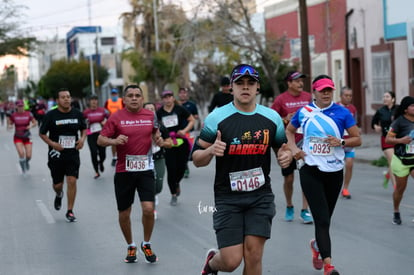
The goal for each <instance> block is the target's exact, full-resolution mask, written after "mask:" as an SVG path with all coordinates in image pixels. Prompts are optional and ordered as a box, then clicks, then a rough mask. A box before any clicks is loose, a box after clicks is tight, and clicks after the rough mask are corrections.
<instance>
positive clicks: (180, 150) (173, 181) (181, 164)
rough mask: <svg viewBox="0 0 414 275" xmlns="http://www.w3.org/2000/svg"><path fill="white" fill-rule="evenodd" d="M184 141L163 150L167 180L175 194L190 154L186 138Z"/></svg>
mask: <svg viewBox="0 0 414 275" xmlns="http://www.w3.org/2000/svg"><path fill="white" fill-rule="evenodd" d="M184 141H185V142H184V144H182V145H181V146H178V147H172V148H170V149H166V150H165V166H166V167H167V174H168V175H167V181H168V187H169V188H170V192H171V194H172V195H174V194H177V188H179V187H180V181H181V180H182V178H183V177H184V172H185V169H186V167H187V161H188V157H189V155H190V151H189V145H188V142H187V141H186V140H184Z"/></svg>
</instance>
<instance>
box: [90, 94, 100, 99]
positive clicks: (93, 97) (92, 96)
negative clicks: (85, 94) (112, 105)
mask: <svg viewBox="0 0 414 275" xmlns="http://www.w3.org/2000/svg"><path fill="white" fill-rule="evenodd" d="M92 99H99V98H98V96H97V95H95V94H93V95H91V96H89V100H92Z"/></svg>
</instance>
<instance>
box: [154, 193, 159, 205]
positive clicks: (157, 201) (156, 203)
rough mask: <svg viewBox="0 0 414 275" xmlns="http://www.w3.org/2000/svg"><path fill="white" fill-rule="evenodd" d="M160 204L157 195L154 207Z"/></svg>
mask: <svg viewBox="0 0 414 275" xmlns="http://www.w3.org/2000/svg"><path fill="white" fill-rule="evenodd" d="M159 202H160V200H159V198H158V195H155V202H154V203H155V205H158V203H159Z"/></svg>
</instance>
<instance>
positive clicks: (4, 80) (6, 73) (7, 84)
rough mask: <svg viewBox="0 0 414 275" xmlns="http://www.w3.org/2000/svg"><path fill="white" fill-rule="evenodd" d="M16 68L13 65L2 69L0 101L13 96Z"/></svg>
mask: <svg viewBox="0 0 414 275" xmlns="http://www.w3.org/2000/svg"><path fill="white" fill-rule="evenodd" d="M15 82H16V68H15V67H14V65H11V66H9V67H6V68H4V70H3V73H2V75H1V78H0V99H1V100H6V99H7V98H8V97H9V96H13V95H14V94H15Z"/></svg>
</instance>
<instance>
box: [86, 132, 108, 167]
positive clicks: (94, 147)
mask: <svg viewBox="0 0 414 275" xmlns="http://www.w3.org/2000/svg"><path fill="white" fill-rule="evenodd" d="M98 136H99V133H93V134H91V135H88V145H89V151H90V152H91V159H92V165H93V169H95V172H96V173H99V170H98V165H99V163H100V162H101V163H104V161H105V159H106V147H102V146H99V145H98V144H97V140H98ZM98 155H99V160H98Z"/></svg>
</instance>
